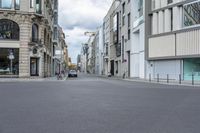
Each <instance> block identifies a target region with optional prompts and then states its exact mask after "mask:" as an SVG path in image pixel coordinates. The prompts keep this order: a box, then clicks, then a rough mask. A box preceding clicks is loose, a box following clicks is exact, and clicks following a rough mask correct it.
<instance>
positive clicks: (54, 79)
mask: <svg viewBox="0 0 200 133" xmlns="http://www.w3.org/2000/svg"><path fill="white" fill-rule="evenodd" d="M65 80H67V78H63V79H62V80H57V78H56V77H49V78H0V82H43V81H65Z"/></svg>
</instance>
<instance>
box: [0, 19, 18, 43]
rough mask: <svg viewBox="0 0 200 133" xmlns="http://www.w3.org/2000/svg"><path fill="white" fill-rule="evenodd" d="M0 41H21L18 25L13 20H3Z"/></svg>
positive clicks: (0, 26) (1, 21) (0, 27)
mask: <svg viewBox="0 0 200 133" xmlns="http://www.w3.org/2000/svg"><path fill="white" fill-rule="evenodd" d="M0 40H19V26H18V24H17V23H15V22H13V21H11V20H7V19H1V20H0Z"/></svg>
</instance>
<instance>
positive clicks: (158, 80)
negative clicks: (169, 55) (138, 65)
mask: <svg viewBox="0 0 200 133" xmlns="http://www.w3.org/2000/svg"><path fill="white" fill-rule="evenodd" d="M157 82H158V83H159V74H157Z"/></svg>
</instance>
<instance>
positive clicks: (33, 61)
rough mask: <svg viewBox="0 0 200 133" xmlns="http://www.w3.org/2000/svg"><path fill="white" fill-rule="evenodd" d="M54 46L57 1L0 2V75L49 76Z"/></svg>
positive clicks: (52, 64) (7, 0) (56, 42)
mask: <svg viewBox="0 0 200 133" xmlns="http://www.w3.org/2000/svg"><path fill="white" fill-rule="evenodd" d="M58 45H59V39H58V1H57V0H1V1H0V77H10V76H12V77H32V76H36V77H49V76H53V75H54V72H55V69H56V68H55V65H54V63H55V62H56V59H55V57H54V56H55V47H57V46H58ZM64 47H65V46H64Z"/></svg>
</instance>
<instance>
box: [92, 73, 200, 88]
mask: <svg viewBox="0 0 200 133" xmlns="http://www.w3.org/2000/svg"><path fill="white" fill-rule="evenodd" d="M96 76H97V77H101V78H106V79H114V80H124V81H131V82H142V83H153V84H164V85H179V86H194V87H200V81H194V82H193V83H192V81H181V82H180V81H178V80H169V81H168V82H167V80H162V79H160V80H159V81H157V79H152V80H151V81H150V80H149V79H139V78H125V79H123V78H122V77H113V76H112V77H108V76H106V75H96Z"/></svg>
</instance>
